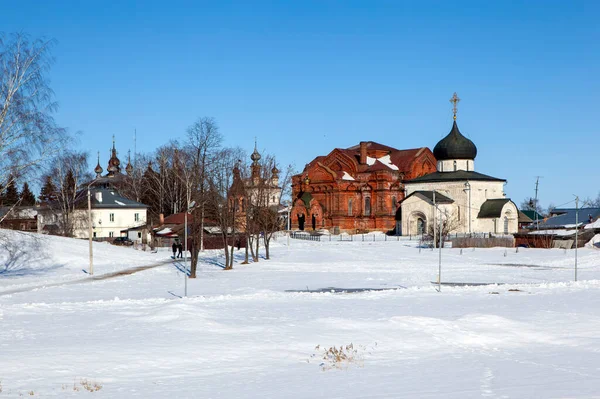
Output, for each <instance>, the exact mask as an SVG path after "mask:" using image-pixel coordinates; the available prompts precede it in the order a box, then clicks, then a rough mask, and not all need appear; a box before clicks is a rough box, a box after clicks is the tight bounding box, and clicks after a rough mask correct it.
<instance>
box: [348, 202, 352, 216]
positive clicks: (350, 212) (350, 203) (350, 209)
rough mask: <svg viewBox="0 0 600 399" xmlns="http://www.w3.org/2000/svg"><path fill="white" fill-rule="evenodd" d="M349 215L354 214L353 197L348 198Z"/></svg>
mask: <svg viewBox="0 0 600 399" xmlns="http://www.w3.org/2000/svg"><path fill="white" fill-rule="evenodd" d="M348 216H352V199H349V200H348Z"/></svg>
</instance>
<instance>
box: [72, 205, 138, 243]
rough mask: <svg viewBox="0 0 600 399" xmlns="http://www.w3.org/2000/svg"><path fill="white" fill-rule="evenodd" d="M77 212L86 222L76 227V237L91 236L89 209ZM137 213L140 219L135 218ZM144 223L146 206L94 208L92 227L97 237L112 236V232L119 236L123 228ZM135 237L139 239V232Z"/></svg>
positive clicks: (114, 235) (113, 235) (113, 234)
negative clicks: (88, 218)
mask: <svg viewBox="0 0 600 399" xmlns="http://www.w3.org/2000/svg"><path fill="white" fill-rule="evenodd" d="M77 212H81V215H79V218H80V219H81V220H83V221H84V222H83V223H81V224H80V225H79V226H77V227H76V229H75V237H76V238H89V233H88V231H89V230H88V225H87V210H78V211H77ZM136 213H137V214H138V221H136V220H135V214H136ZM111 214H113V215H114V218H113V219H114V220H113V221H111ZM142 224H146V208H127V209H118V208H117V209H114V208H112V209H108V208H107V209H93V210H92V227H93V232H94V233H96V238H106V237H110V236H111V233H112V237H119V236H121V230H124V229H127V228H129V227H135V226H139V225H142ZM130 238H131V237H130ZM132 239H133V238H132ZM135 239H137V233H135Z"/></svg>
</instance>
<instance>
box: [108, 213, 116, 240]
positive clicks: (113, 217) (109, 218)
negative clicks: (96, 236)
mask: <svg viewBox="0 0 600 399" xmlns="http://www.w3.org/2000/svg"><path fill="white" fill-rule="evenodd" d="M108 220H109V221H110V222H114V221H115V214H114V213H111V214H110V215H108ZM111 237H112V236H111Z"/></svg>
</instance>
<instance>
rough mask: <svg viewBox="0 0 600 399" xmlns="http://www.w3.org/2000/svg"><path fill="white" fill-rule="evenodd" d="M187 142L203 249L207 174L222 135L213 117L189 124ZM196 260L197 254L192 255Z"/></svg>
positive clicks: (202, 247)
mask: <svg viewBox="0 0 600 399" xmlns="http://www.w3.org/2000/svg"><path fill="white" fill-rule="evenodd" d="M187 136H188V144H189V146H190V148H191V151H192V154H191V155H192V160H193V162H192V167H193V176H194V182H193V185H192V189H193V193H192V196H193V197H194V198H195V201H196V204H197V206H198V207H199V208H200V218H199V220H197V219H194V223H198V222H199V223H200V226H199V227H198V228H197V229H195V230H196V231H198V232H199V234H200V236H199V237H198V239H199V243H200V245H199V246H198V247H199V248H198V249H199V250H200V251H203V250H204V216H205V213H206V209H205V208H206V200H207V199H206V186H207V176H208V175H209V174H210V173H211V172H212V171H211V165H212V164H214V163H213V160H214V158H215V155H216V153H217V151H218V149H219V148H220V146H221V142H222V141H223V136H222V135H221V133H220V131H219V126H218V125H217V122H216V121H215V119H214V118H211V117H201V118H198V120H197V121H196V122H195V123H194V124H193V125H191V126H190V127H189V128H188V130H187ZM192 259H193V260H195V261H196V262H197V259H198V256H197V255H196V256H195V257H194V256H192ZM192 267H193V268H194V270H195V268H196V263H195V262H193V261H192Z"/></svg>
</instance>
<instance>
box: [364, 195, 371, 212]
mask: <svg viewBox="0 0 600 399" xmlns="http://www.w3.org/2000/svg"><path fill="white" fill-rule="evenodd" d="M365 216H371V198H369V197H367V198H365Z"/></svg>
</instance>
